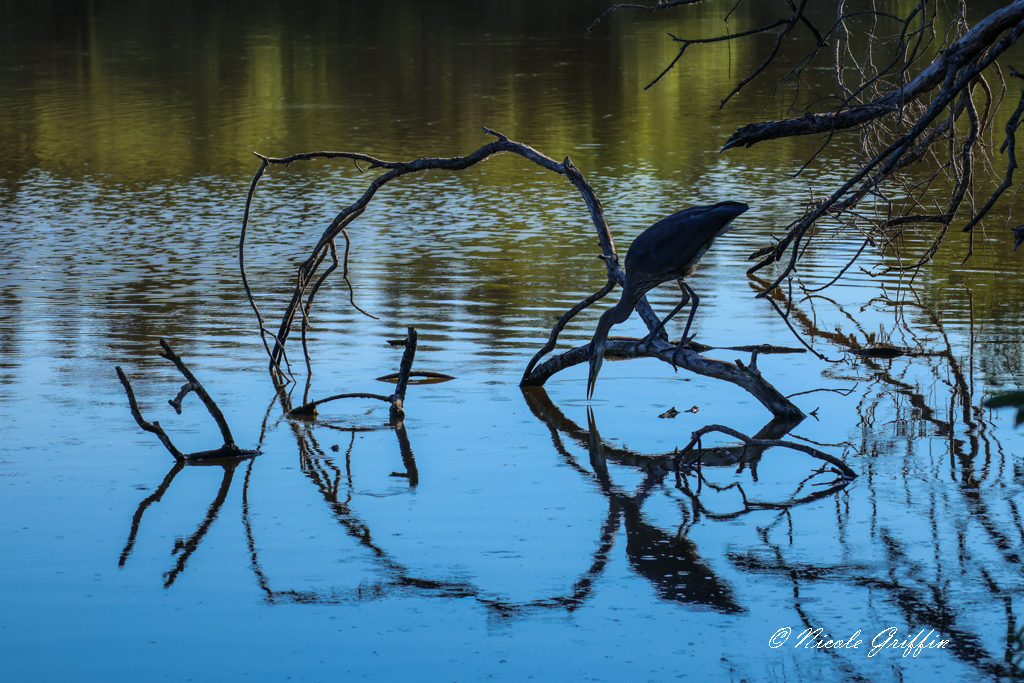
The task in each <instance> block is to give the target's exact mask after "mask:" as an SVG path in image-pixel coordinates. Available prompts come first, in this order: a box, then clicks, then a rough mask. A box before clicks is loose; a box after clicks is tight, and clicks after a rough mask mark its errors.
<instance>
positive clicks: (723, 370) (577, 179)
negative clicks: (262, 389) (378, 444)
mask: <svg viewBox="0 0 1024 683" xmlns="http://www.w3.org/2000/svg"><path fill="white" fill-rule="evenodd" d="M484 132H485V133H487V134H488V135H491V136H494V137H495V138H497V139H496V140H495V141H493V142H490V143H488V144H486V145H484V146H482V147H480V148H479V149H477V150H476V151H474V152H471V153H470V154H468V155H466V156H461V157H448V158H441V157H424V158H420V159H414V160H412V161H405V162H397V161H385V160H383V159H378V158H376V157H372V156H370V155H367V154H362V153H356V152H311V153H306V154H294V155H292V156H289V157H284V158H274V157H268V156H264V155H261V154H257V156H258V157H259V158H260V159H261V164H260V168H259V170H258V171H257V173H256V176H255V177H254V178H253V181H252V184H251V186H250V189H249V195H248V197H247V198H246V206H245V218H244V219H243V225H242V236H241V239H240V241H239V262H240V266H241V271H242V279H243V283H244V284H245V289H246V293H247V295H248V297H249V302H250V304H251V306H252V308H253V311H254V312H255V313H256V316H257V320H258V323H259V329H260V334H261V336H262V337H263V343H264V346H265V348H266V349H267V351H268V354H269V356H270V370H271V373H280V372H282V367H281V363H282V361H283V360H286V359H285V357H284V349H285V344H286V342H287V339H288V337H289V334H290V333H291V330H292V327H293V323H294V322H295V320H296V318H297V317H301V318H302V321H303V322H302V326H303V330H304V329H305V327H306V325H307V321H308V319H309V316H310V313H311V306H312V303H313V298H314V295H315V294H316V292H317V290H318V288H319V287H320V285H321V284H322V283H323V281H324V279H325V278H326V277H327V276H328V275H329V274H330V273H331V272H332V271H333V270H334V269H335V268H336V267H337V265H338V258H337V253H336V252H337V249H336V247H335V240H336V239H337V238H338V237H339V236H342V237H344V238H345V239H346V240H347V239H348V233H347V232H346V228H347V227H348V226H349V225H350V224H351V223H352V221H353V220H354V219H355V218H356V217H357V216H359V214H361V213H362V212H363V211H364V210H366V207H367V206H368V204H369V202H370V200H372V199H373V197H374V195H375V194H376V192H377V190H378V189H380V188H381V187H382V186H383V185H384V184H385V183H387V182H389V181H391V180H394V179H396V178H399V177H401V176H404V175H407V174H410V173H418V172H421V171H426V170H431V169H443V170H450V171H459V170H463V169H466V168H469V167H470V166H473V165H474V164H477V163H480V162H483V161H485V160H487V159H489V158H490V157H492V156H494V155H495V154H500V153H505V152H507V153H512V154H518V155H519V156H522V157H523V158H525V159H528V160H530V161H532V162H534V163H535V164H537V165H539V166H542V167H543V168H546V169H548V170H550V171H552V172H554V173H557V174H559V175H563V176H565V177H566V178H568V180H569V181H570V182H571V183H572V184H573V185H574V186H575V187H576V189H577V190H578V191H579V193H580V195H581V197H582V199H583V202H584V203H585V204H586V206H587V210H588V212H589V213H590V218H591V221H592V222H593V225H594V228H595V230H596V232H597V240H598V243H599V244H600V246H601V257H602V259H603V260H604V263H605V268H606V270H607V273H608V282H607V284H606V285H605V286H604V287H603V288H602V289H601V290H600V291H599V292H597V293H595V294H594V295H592V296H590V297H588V298H587V299H585V300H584V301H581V302H580V303H579V304H577V305H576V306H575V307H573V308H572V310H570V311H568V312H567V313H566V314H565V315H563V316H562V317H561V319H560V320H559V321H558V322H557V323H556V325H555V326H554V328H553V329H552V331H551V333H550V335H549V338H548V341H547V343H546V344H545V345H544V347H543V348H542V349H541V350H540V351H539V352H538V353H537V354H536V355H535V356H534V358H533V359H532V360H531V361H530V363H529V365H528V366H527V368H526V370H525V372H524V373H523V377H522V380H521V382H520V384H521V385H522V386H537V385H541V384H543V383H544V382H545V381H546V380H547V378H548V377H550V376H551V375H552V374H554V373H555V372H558V371H559V370H562V369H564V368H566V367H569V366H570V365H575V364H576V363H579V362H582V361H583V360H585V359H586V353H587V349H586V347H580V348H578V349H573V350H572V351H569V352H567V353H564V354H562V355H560V356H556V357H554V358H552V359H550V360H549V361H547V362H546V363H544V364H542V365H540V366H538V365H537V363H538V362H539V361H540V359H541V358H542V357H543V356H544V355H545V354H547V353H548V352H550V351H551V350H552V349H554V347H555V343H556V342H557V340H558V334H559V332H560V331H561V330H562V329H563V328H564V327H565V325H566V324H568V322H569V321H570V320H572V318H573V317H574V316H575V315H576V314H577V313H579V312H580V311H582V310H583V309H585V308H587V307H588V306H589V305H591V304H592V303H594V302H595V301H597V300H598V299H600V298H601V297H603V296H605V295H606V294H607V293H608V292H610V291H611V290H612V288H613V287H614V286H615V284H619V285H622V284H624V283H625V272H624V271H623V270H622V268H621V267H620V266H619V257H618V253H617V251H616V249H615V240H614V239H613V238H612V234H611V230H610V228H609V227H608V222H607V220H606V219H605V216H604V208H603V207H602V205H601V201H600V199H598V197H597V194H596V193H595V192H594V189H593V188H592V187H591V185H590V183H589V182H588V181H587V179H586V178H585V177H584V176H583V174H582V173H581V172H580V171H579V169H577V168H576V167H575V166H574V165H573V163H572V161H571V160H570V159H569V158H568V157H566V158H565V159H564V160H563V161H561V162H558V161H555V160H554V159H552V158H551V157H548V156H546V155H544V154H542V153H541V152H539V151H537V150H536V149H534V148H532V147H530V146H528V145H525V144H523V143H520V142H516V141H514V140H510V139H509V138H508V137H507V136H505V135H502V134H501V133H498V132H496V131H493V130H490V129H487V128H484ZM312 159H350V160H352V162H353V163H354V164H355V165H356V167H357V168H359V169H360V171H361V170H362V167H360V166H359V163H360V162H362V163H365V164H367V165H368V166H369V168H370V169H378V168H379V169H386V170H385V172H384V173H382V174H381V175H379V176H377V177H376V178H374V179H373V181H372V182H371V183H370V187H369V188H368V189H367V190H366V191H365V192H364V193H363V195H362V196H361V197H360V198H359V199H357V200H356V201H355V202H353V203H352V204H350V205H349V206H348V207H346V208H345V209H343V210H342V211H341V212H340V213H338V214H337V215H336V216H335V218H334V219H333V220H332V221H331V223H330V224H329V225H328V226H327V228H326V229H325V230H324V232H323V234H322V235H321V236H320V238H319V239H318V240H317V242H316V244H315V245H314V247H313V249H312V251H311V252H310V255H309V257H308V258H307V259H306V260H305V261H304V262H303V263H302V265H300V266H299V269H298V275H297V279H296V285H295V289H294V291H293V293H292V297H291V300H290V302H289V303H288V305H287V306H286V307H285V311H284V314H283V315H282V319H281V324H280V326H279V328H278V331H277V333H276V334H270V337H271V338H272V339H273V348H271V344H270V342H269V341H268V339H267V335H268V333H267V331H266V326H265V324H264V320H263V317H262V315H261V314H260V312H259V307H258V306H257V305H256V302H255V299H254V297H253V295H252V291H251V289H250V287H249V285H248V282H247V280H246V275H245V267H244V258H243V253H244V243H245V235H246V231H247V229H248V220H249V215H250V209H251V205H252V201H253V196H254V193H255V190H256V186H257V184H258V183H259V180H260V178H261V177H262V176H263V174H264V173H265V172H266V170H267V168H268V167H269V166H271V165H279V164H286V165H287V164H290V163H293V162H296V161H309V160H312ZM346 243H347V242H346ZM328 254H330V255H331V257H332V259H333V260H332V265H331V266H330V267H329V268H328V269H327V270H326V271H325V272H324V273H322V274H321V275H319V277H318V276H317V272H318V269H319V268H320V266H321V265H322V264H323V263H324V262H325V260H326V259H327V257H328ZM345 259H346V260H345V271H344V273H345V276H346V281H347V263H348V261H347V259H348V250H347V248H346V251H345ZM350 293H351V284H350ZM353 305H354V302H353ZM636 310H637V312H638V313H639V315H640V317H641V319H642V320H643V321H644V323H645V324H646V325H647V327H648V329H649V330H651V331H657V336H656V337H655V338H654V339H653V340H652V341H650V342H649V343H647V344H644V345H642V346H638V345H636V344H634V345H632V347H631V348H628V349H627V348H625V347H624V346H622V345H621V344H620V345H613V346H610V347H609V353H610V354H611V355H619V356H623V357H641V356H647V357H652V358H659V359H661V360H663V361H665V362H668V363H671V362H672V354H671V353H670V352H669V351H670V350H671V349H673V348H674V347H671V346H670V345H669V344H668V341H667V335H666V334H665V332H664V330H663V329H662V326H661V325H660V324H659V323H660V320H659V318H658V316H657V315H656V314H655V313H654V311H653V310H652V309H651V306H650V304H649V303H648V302H647V298H646V297H644V298H642V299H641V300H640V302H639V303H638V304H637V306H636ZM705 348H707V347H705ZM303 350H304V354H305V357H306V363H307V367H308V365H309V355H308V350H307V349H306V348H305V346H304V349H303ZM757 353H758V351H757V350H755V351H753V354H752V357H751V363H750V365H749V366H746V367H745V366H744V365H743V364H742V363H741V362H737V363H736V364H732V363H727V362H723V361H718V360H714V359H710V358H704V357H703V356H701V355H700V354H699V353H697V352H695V351H693V350H691V351H687V352H684V353H682V354H680V356H681V358H680V360H679V362H678V365H679V367H682V368H684V369H687V370H690V371H691V372H694V373H697V374H701V375H705V376H708V377H713V378H716V379H724V380H726V381H728V382H732V383H734V384H736V385H738V386H740V387H742V388H743V389H745V390H746V391H748V392H750V393H751V394H752V395H753V396H754V397H755V398H757V400H758V401H760V402H761V403H762V404H763V405H764V406H765V407H766V408H768V410H770V411H771V412H772V414H773V415H776V416H788V417H803V413H802V412H801V411H800V409H799V408H797V407H796V406H795V405H794V404H793V403H791V402H790V401H789V400H788V399H787V398H786V397H785V396H783V395H782V394H780V393H779V392H778V391H777V390H776V389H775V388H774V387H772V385H771V384H769V383H768V382H767V381H766V380H765V379H764V378H763V377H761V374H760V373H759V372H758V371H757V368H756V357H757ZM397 393H398V392H396V395H397ZM351 396H353V395H352V394H341V395H338V396H334V397H330V398H327V399H321V400H320V401H319V402H313V403H311V404H306V405H303V406H299V407H298V408H296V409H294V410H293V411H292V413H291V414H292V415H299V414H313V412H311V411H315V408H316V405H318V404H319V403H323V402H325V401H328V400H333V399H335V398H346V397H351ZM359 397H360V398H373V399H377V400H382V401H391V398H392V397H386V396H381V395H376V394H361V395H359Z"/></svg>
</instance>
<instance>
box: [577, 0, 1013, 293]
mask: <svg viewBox="0 0 1024 683" xmlns="http://www.w3.org/2000/svg"><path fill="white" fill-rule="evenodd" d="M742 2H743V0H738V1H734V0H728V2H726V1H725V0H722V4H721V7H722V15H723V17H725V19H726V20H727V21H728V20H729V18H730V17H731V16H732V15H733V13H734V12H735V10H736V8H737V7H738V6H739V5H740V4H742ZM689 4H694V3H690V2H668V3H666V2H659V3H656V4H653V5H633V4H620V5H615V6H613V7H610V8H609V9H608V10H606V11H605V12H604V13H602V14H601V16H600V17H598V21H600V20H602V19H604V18H605V17H606V16H607V15H608V13H609V12H612V11H614V10H619V9H641V10H646V11H648V12H653V11H655V10H661V9H665V10H668V9H672V8H674V7H680V6H682V5H689ZM707 4H711V0H709V2H708V3H707ZM807 4H809V3H805V2H797V1H795V0H788V1H787V3H786V6H788V8H789V10H790V11H789V12H787V11H786V10H784V9H783V10H782V11H783V13H784V14H781V15H780V16H779V18H778V19H777V20H776V21H770V22H766V23H765V22H763V21H762V23H761V25H759V26H756V27H754V28H744V27H742V26H741V27H740V28H737V29H731V28H729V27H727V30H726V31H725V32H723V33H722V34H721V35H717V36H713V37H708V38H677V37H675V36H672V39H673V40H675V41H676V42H678V43H680V44H681V47H680V51H679V54H678V55H677V56H676V58H675V59H674V60H673V62H672V64H670V65H669V67H668V68H666V69H665V70H664V72H663V73H662V74H661V75H659V76H658V78H659V79H660V78H662V77H663V76H664V75H665V74H666V73H667V72H668V71H670V70H671V69H672V68H673V67H674V66H675V65H676V63H677V62H679V61H680V58H682V56H683V53H684V51H686V49H687V48H689V47H691V46H696V45H701V44H710V43H715V42H722V41H726V42H728V41H733V40H737V39H741V38H744V37H746V36H750V35H756V34H765V35H771V34H775V38H776V39H775V41H774V46H773V47H772V48H771V50H770V51H769V53H768V54H767V55H766V57H765V58H764V60H763V61H762V62H761V63H760V64H759V65H758V66H755V67H751V69H750V71H749V72H748V73H747V74H746V75H745V76H744V75H741V76H740V81H739V83H738V85H736V86H735V87H734V88H733V90H732V91H731V92H730V93H729V94H728V95H727V96H726V97H725V98H724V99H723V103H724V102H725V101H727V100H728V99H729V98H730V97H732V96H733V95H735V94H736V93H737V92H738V91H739V90H740V89H742V88H743V87H744V86H745V85H747V84H748V83H750V82H751V80H753V79H754V78H756V77H758V76H759V75H761V74H763V73H764V72H765V70H766V67H767V66H768V65H769V64H770V63H771V62H772V61H773V60H776V59H777V55H778V54H781V51H780V45H781V41H782V40H783V38H786V37H787V35H789V34H790V33H791V31H792V29H793V28H794V27H795V26H796V24H797V22H798V21H799V22H801V23H804V24H805V25H806V26H808V27H810V28H811V29H812V32H813V33H814V43H813V46H811V47H810V48H809V49H808V51H806V53H805V54H804V56H803V57H797V58H795V59H794V61H793V66H792V68H790V70H789V71H788V72H787V73H786V74H785V75H784V76H782V78H781V79H780V80H779V81H778V82H777V83H776V84H775V86H773V87H772V89H771V97H773V98H774V97H775V95H776V93H777V91H779V90H781V88H783V87H790V86H792V87H793V88H795V89H796V91H797V93H799V92H800V91H801V89H806V87H807V86H808V84H809V82H811V81H813V84H812V88H813V89H812V92H814V97H813V99H810V100H809V101H807V98H802V97H797V96H796V95H794V96H793V97H792V99H791V100H790V101H789V103H788V113H790V114H792V115H788V116H787V117H786V118H782V119H778V120H771V121H759V122H754V123H750V124H747V125H744V126H741V127H739V128H737V129H736V130H735V131H734V132H733V134H732V135H731V137H730V138H729V139H728V140H727V141H726V142H725V144H724V145H723V146H722V150H723V151H725V150H733V149H736V148H744V147H747V148H749V147H751V146H752V145H755V144H758V143H761V142H765V141H769V140H777V139H781V138H789V137H799V136H808V135H810V136H817V137H819V138H821V139H822V140H823V142H822V143H821V144H820V146H819V147H818V149H817V151H815V152H814V153H813V154H812V155H811V156H810V158H809V159H808V160H807V162H806V163H805V164H804V165H803V166H802V167H801V168H800V169H799V170H797V172H796V174H795V175H800V174H801V173H802V172H803V171H804V170H805V169H807V168H808V167H809V166H810V164H811V163H812V162H813V161H814V159H816V158H817V157H818V155H819V154H820V153H821V152H822V151H824V150H825V149H826V148H827V147H829V146H830V145H833V144H835V143H836V142H837V141H838V140H840V138H841V134H842V133H844V132H851V133H854V134H856V135H858V136H859V138H860V142H859V148H858V149H857V158H856V161H855V164H854V166H853V167H852V169H851V170H850V171H849V173H848V175H847V177H846V180H845V181H843V182H841V183H839V186H838V187H835V188H832V189H829V190H826V191H825V192H824V193H822V194H824V198H823V199H817V200H815V201H813V202H811V203H810V204H809V205H808V206H807V207H806V208H805V209H804V210H803V211H802V212H801V214H800V215H799V217H798V218H796V220H794V221H792V222H791V223H790V224H789V225H788V226H787V227H786V233H785V235H784V236H783V237H782V238H781V239H779V240H777V241H776V242H775V243H774V244H772V245H770V246H768V247H766V248H764V249H760V250H758V251H756V252H754V253H753V254H752V255H751V257H750V258H751V259H753V260H755V261H756V263H755V264H754V265H753V266H752V267H751V268H750V269H749V271H748V272H749V273H754V272H757V271H758V270H760V269H763V268H766V267H768V266H770V265H773V264H776V263H778V264H780V266H781V267H780V268H778V269H777V271H776V272H775V273H773V275H772V279H771V281H770V282H769V283H768V284H767V286H766V288H765V289H764V290H763V291H761V292H759V294H758V296H759V297H762V298H763V297H765V296H767V295H768V293H769V292H770V291H772V290H775V289H777V288H778V287H779V286H780V285H781V284H783V283H784V282H785V281H786V280H787V278H789V277H791V276H792V275H793V273H794V271H795V270H796V267H797V263H798V262H799V261H800V260H801V259H802V258H803V256H804V254H805V253H806V252H807V251H808V248H809V246H810V245H811V243H812V241H815V240H816V235H818V234H834V233H835V232H836V231H837V228H836V227H835V226H834V225H833V223H834V222H839V223H840V225H843V226H844V227H853V228H856V229H858V230H859V231H860V232H861V234H862V235H863V236H864V240H865V241H864V246H867V245H869V244H871V245H876V246H877V245H881V249H882V250H883V253H884V251H885V250H886V249H888V248H893V244H894V239H893V238H894V236H895V235H898V234H899V233H900V232H901V231H903V230H907V229H921V228H924V227H926V226H931V225H934V226H937V227H936V228H935V230H934V233H933V234H932V235H931V237H932V239H931V244H930V246H928V247H927V248H926V249H925V250H924V252H923V253H922V254H920V255H916V256H914V257H913V258H910V259H907V260H906V261H904V258H905V256H906V255H905V254H902V253H899V252H896V251H895V249H894V255H895V256H896V258H897V265H895V266H893V268H894V269H896V270H899V271H901V272H908V273H911V274H916V273H917V272H918V270H919V269H920V268H921V267H922V266H923V265H925V264H927V263H928V262H929V261H930V260H931V259H932V258H933V257H934V255H935V254H936V251H937V249H938V248H939V246H941V245H942V244H946V243H948V240H949V239H950V234H951V231H950V228H951V226H952V225H954V224H955V223H956V222H957V221H960V220H963V221H964V222H965V223H966V225H965V226H964V227H963V230H964V231H965V232H971V239H970V241H969V243H968V244H967V245H966V247H967V253H966V257H965V260H966V258H969V257H970V256H971V253H972V251H973V238H974V228H975V227H977V226H978V225H981V224H982V223H981V221H982V219H984V218H985V217H986V216H987V215H990V214H991V211H992V209H993V207H994V206H995V205H996V202H997V200H998V199H999V198H1000V197H1001V196H1003V195H1004V194H1005V193H1006V191H1007V190H1009V189H1010V188H1011V187H1012V186H1013V184H1014V180H1013V173H1014V170H1015V169H1016V166H1017V162H1016V157H1015V138H1014V132H1015V131H1016V128H1017V127H1018V126H1019V119H1020V117H1021V111H1022V110H1021V109H1020V108H1018V111H1017V112H1015V113H1014V115H1013V116H1011V120H1010V122H1009V123H1008V124H1007V126H1006V141H1005V142H1004V143H1003V147H1002V149H1001V150H1000V151H1006V152H1007V164H1006V172H1005V174H1004V177H1002V178H998V179H997V178H994V176H995V174H994V173H992V172H991V171H992V169H991V164H990V163H989V162H988V154H989V152H988V149H989V147H990V143H989V142H988V140H987V136H985V135H984V133H985V132H986V131H987V130H989V129H991V128H992V126H993V124H994V120H995V116H996V112H997V110H998V107H999V102H1000V101H1001V99H1002V92H1003V91H1004V90H1005V82H1004V79H1003V74H1002V71H1001V70H1000V68H999V64H998V61H997V60H998V59H999V58H1000V57H1002V56H1003V55H1004V54H1006V53H1007V50H1009V49H1010V48H1011V47H1012V46H1013V45H1015V44H1016V43H1017V41H1018V39H1019V38H1020V36H1021V35H1024V0H1012V1H1010V2H1007V3H1005V5H1004V6H1002V7H999V8H997V9H995V10H993V11H992V12H990V13H989V14H988V16H986V17H984V18H983V19H982V20H981V21H978V22H977V23H976V24H975V25H974V26H973V27H968V25H967V22H966V13H967V4H966V1H965V0H958V1H957V2H956V3H954V6H953V7H952V8H951V9H952V12H951V13H949V14H946V10H945V9H942V8H940V6H939V3H935V2H929V1H928V0H915V1H914V2H911V3H903V4H900V5H895V6H891V5H879V4H878V3H873V2H867V1H866V0H865V1H861V0H838V1H837V2H836V3H835V5H836V18H835V21H834V23H833V24H832V25H831V26H830V27H826V28H825V29H824V30H822V31H818V30H817V29H815V28H813V26H811V25H810V24H809V22H805V21H804V20H805V19H806V17H805V16H804V9H805V6H806V5H807ZM944 14H946V16H943V15H944ZM940 18H941V20H942V21H943V22H946V28H945V31H943V30H942V27H941V26H937V24H938V22H939V21H940ZM596 23H597V22H595V24H596ZM789 37H790V39H791V40H795V39H796V38H797V36H796V34H793V35H790V36H789ZM826 43H830V44H831V47H832V48H833V49H831V50H823V49H822V48H823V47H824V46H825V44H826ZM791 52H792V51H791ZM797 54H800V53H797ZM826 57H827V58H829V59H831V60H832V64H831V65H830V68H831V70H832V71H833V73H834V80H835V88H834V90H832V91H831V92H829V91H828V89H827V88H828V86H825V87H824V88H823V87H822V85H821V83H820V79H819V78H817V77H812V76H811V75H810V71H811V70H813V69H819V70H821V69H822V68H828V67H825V65H824V64H822V60H823V59H825V58H826ZM1011 74H1013V75H1016V72H1014V71H1012V67H1011ZM992 77H994V78H996V79H997V81H998V83H1000V85H1001V87H1000V88H999V89H996V88H993V87H992V86H991V85H990V83H989V80H990V79H991V78H992ZM656 80H657V79H656ZM975 90H977V92H978V93H981V94H982V95H983V97H984V106H983V107H982V106H980V102H979V103H978V105H979V106H976V104H975V102H974V98H975V97H976V94H975ZM802 101H806V102H807V103H806V104H803V103H801V102H802ZM1022 102H1024V100H1022ZM965 114H966V118H968V119H969V125H968V126H965V125H963V124H962V117H963V116H964V115H965ZM842 153H843V154H844V156H846V157H848V156H849V152H848V151H846V150H843V152H842ZM919 162H927V163H929V164H932V166H933V168H929V169H927V172H926V177H925V178H924V179H922V178H921V177H920V175H919V174H918V175H915V173H914V171H913V168H914V167H915V165H916V164H918V163H919ZM936 169H937V170H936ZM989 174H991V175H992V176H993V178H988V177H987V176H988V175H989ZM983 175H984V176H986V177H984V178H983V177H982V176H983ZM990 180H993V181H994V182H992V183H991V187H992V188H994V189H992V190H988V191H987V201H977V202H976V201H975V192H978V193H980V192H982V191H983V190H985V188H986V187H987V186H988V183H989V181H990ZM982 181H984V182H982ZM1000 181H1001V182H1000ZM997 185H998V187H996V186H997ZM1017 191H1018V192H1019V191H1020V190H1019V184H1018V190H1017ZM861 204H864V205H865V206H866V207H867V211H864V210H859V207H860V205H861ZM978 205H982V206H981V208H980V210H975V208H976V206H978ZM931 207H934V209H933V208H931ZM940 207H941V208H940ZM840 219H842V220H841V221H840ZM826 221H827V222H828V223H829V224H828V225H823V223H825V222H826ZM862 224H866V226H865V227H859V226H861V225H862ZM812 228H817V229H816V230H813V229H812ZM864 253H865V249H864V247H862V248H861V249H860V250H858V252H857V254H856V256H854V257H853V259H851V261H850V263H849V264H847V265H846V267H844V268H843V269H842V271H840V272H839V273H838V275H836V277H835V278H833V279H832V282H835V281H837V280H839V279H840V278H841V277H842V275H843V274H844V273H845V272H846V271H847V270H848V268H849V266H850V265H852V263H853V262H854V261H857V260H858V259H859V258H861V256H862V255H863V254H864ZM872 274H875V275H877V274H880V273H872ZM830 284H831V282H830Z"/></svg>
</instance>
